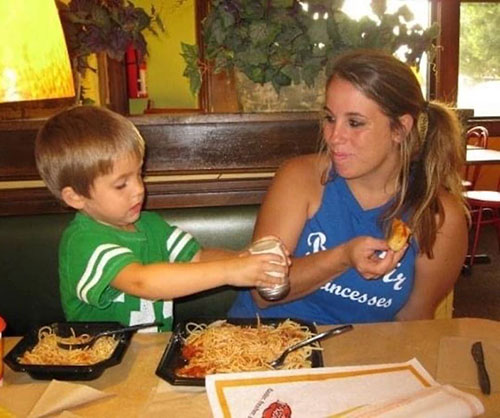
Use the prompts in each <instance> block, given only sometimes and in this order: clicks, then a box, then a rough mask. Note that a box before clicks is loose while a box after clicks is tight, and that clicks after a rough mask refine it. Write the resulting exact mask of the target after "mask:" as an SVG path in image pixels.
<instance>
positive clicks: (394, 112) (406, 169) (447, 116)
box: [327, 50, 468, 257]
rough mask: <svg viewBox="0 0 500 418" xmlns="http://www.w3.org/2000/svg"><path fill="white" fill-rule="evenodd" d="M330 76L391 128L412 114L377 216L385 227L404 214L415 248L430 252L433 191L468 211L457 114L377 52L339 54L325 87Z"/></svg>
mask: <svg viewBox="0 0 500 418" xmlns="http://www.w3.org/2000/svg"><path fill="white" fill-rule="evenodd" d="M334 78H340V79H343V80H345V81H348V82H350V83H351V84H352V85H354V86H355V87H356V88H357V89H358V90H360V91H361V92H362V93H363V94H364V95H365V96H366V97H368V98H369V99H371V100H373V101H375V102H376V103H377V104H378V105H379V107H380V109H381V110H382V112H383V113H384V114H385V115H386V116H387V117H388V118H389V120H390V125H391V128H392V129H393V130H396V131H401V132H404V128H403V126H402V124H401V123H400V120H399V118H400V117H401V116H403V115H405V114H409V115H410V116H411V117H412V118H413V127H412V129H411V131H410V132H409V133H407V134H406V137H405V138H404V140H403V141H402V142H401V146H400V157H401V167H400V171H399V176H398V184H397V191H396V195H395V199H394V204H393V205H392V206H391V207H390V208H389V209H388V210H387V211H386V212H385V213H384V214H383V215H382V219H381V221H382V222H383V224H384V226H385V227H386V228H387V226H388V225H389V223H390V221H391V220H392V219H393V218H394V217H401V216H402V214H405V215H406V214H408V216H409V218H408V223H409V226H410V228H411V229H412V231H413V234H414V236H415V237H416V239H417V242H418V245H419V247H420V251H421V252H422V253H425V254H427V255H428V256H429V257H432V256H433V254H432V248H433V246H434V242H435V240H436V233H437V230H438V229H439V227H440V226H441V225H442V223H443V222H444V210H443V206H442V204H441V202H440V200H439V192H440V191H442V190H443V189H445V190H447V191H448V192H449V193H450V194H451V195H452V196H454V197H455V198H456V200H457V201H458V202H460V203H461V204H462V206H463V208H464V212H465V213H468V212H467V209H466V205H465V201H464V197H463V194H462V192H463V190H462V183H461V175H460V170H461V168H462V167H463V164H464V158H465V145H464V142H463V141H462V129H461V125H460V122H459V120H458V117H457V115H456V114H455V112H454V111H453V110H452V109H450V108H449V107H447V105H445V104H443V103H440V102H437V101H432V102H427V101H426V100H425V98H424V97H423V95H422V90H421V87H420V84H419V82H418V80H417V78H416V76H415V74H414V72H413V71H412V69H411V68H410V67H409V66H408V65H407V64H405V63H403V62H401V61H400V60H398V59H397V58H395V57H393V56H392V55H388V54H385V53H383V52H379V51H371V50H368V51H365V50H357V51H353V52H349V53H346V54H344V55H341V56H339V57H338V58H337V60H336V61H335V62H334V64H333V67H332V72H331V75H330V77H329V79H328V82H327V88H328V86H329V84H330V82H331V81H332V80H333V79H334ZM436 214H437V221H436Z"/></svg>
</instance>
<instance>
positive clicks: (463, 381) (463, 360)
mask: <svg viewBox="0 0 500 418" xmlns="http://www.w3.org/2000/svg"><path fill="white" fill-rule="evenodd" d="M476 341H481V343H482V345H483V352H484V362H485V365H486V369H487V371H488V375H489V377H490V383H491V393H495V392H499V391H500V340H490V339H478V338H470V337H443V338H441V341H440V344H439V357H438V368H437V373H436V380H437V381H438V382H440V383H443V384H446V383H448V384H451V385H456V386H461V387H464V388H474V389H478V390H479V389H480V388H479V380H478V377H477V367H476V363H475V362H474V359H473V358H472V354H471V347H472V344H473V343H475V342H476Z"/></svg>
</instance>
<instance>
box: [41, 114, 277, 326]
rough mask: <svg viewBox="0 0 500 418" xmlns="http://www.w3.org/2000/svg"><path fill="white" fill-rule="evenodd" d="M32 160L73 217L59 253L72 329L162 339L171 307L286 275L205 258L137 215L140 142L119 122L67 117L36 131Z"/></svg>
mask: <svg viewBox="0 0 500 418" xmlns="http://www.w3.org/2000/svg"><path fill="white" fill-rule="evenodd" d="M35 157H36V163H37V167H38V170H39V172H40V175H41V176H42V178H43V180H44V181H45V183H46V185H47V187H48V188H49V189H50V191H51V192H52V193H53V194H54V195H55V196H56V197H57V198H58V199H60V200H61V201H63V202H64V203H66V204H67V205H68V206H70V207H72V208H74V209H76V210H77V211H78V212H77V214H76V215H75V218H74V220H73V221H72V222H71V223H70V225H69V226H68V227H67V229H66V230H65V231H64V234H63V237H62V240H61V243H60V248H59V275H60V285H59V286H60V290H61V298H62V305H63V309H64V312H65V315H66V319H67V320H69V321H118V322H121V323H122V324H124V325H134V324H138V323H143V322H152V321H155V320H156V321H161V322H163V326H162V327H161V329H160V330H161V331H166V330H170V329H171V327H172V307H173V303H172V299H174V298H176V297H180V296H184V295H188V294H192V293H196V292H200V291H203V290H206V289H209V288H213V287H217V286H221V285H225V284H228V285H233V286H246V287H252V286H269V285H273V284H277V283H279V282H280V279H277V278H276V277H273V276H271V275H269V274H266V272H275V273H279V274H282V275H284V274H285V273H286V270H287V266H286V265H284V264H286V262H285V261H284V260H283V259H282V258H281V257H279V256H277V255H274V254H266V255H250V254H249V253H248V252H242V253H241V254H238V253H233V252H230V251H225V250H216V249H202V248H201V246H200V244H199V243H198V242H197V241H196V240H195V239H194V238H193V237H192V236H191V235H190V234H189V233H187V232H184V231H182V230H180V229H179V228H176V227H175V226H171V225H169V224H167V223H166V222H165V221H164V220H163V219H162V218H161V217H160V216H159V215H158V214H155V213H153V212H142V211H141V207H142V204H143V201H144V185H143V181H142V163H143V157H144V140H143V138H142V137H141V135H140V134H139V131H138V130H137V129H136V128H135V126H134V125H133V124H132V123H131V122H130V121H129V120H128V119H126V118H125V117H123V116H121V115H118V114H116V113H113V112H111V111H109V110H106V109H104V108H98V107H91V106H82V107H75V108H72V109H69V110H65V111H63V112H61V113H59V114H57V115H55V116H53V117H52V118H50V119H49V120H47V122H46V123H45V124H44V126H43V127H42V128H41V129H40V131H39V133H38V135H37V138H36V145H35ZM188 262H191V263H188ZM276 263H278V264H276Z"/></svg>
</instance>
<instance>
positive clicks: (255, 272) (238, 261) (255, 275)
mask: <svg viewBox="0 0 500 418" xmlns="http://www.w3.org/2000/svg"><path fill="white" fill-rule="evenodd" d="M226 261H227V270H226V274H227V284H230V285H232V286H242V287H255V286H257V287H261V286H263V287H268V286H273V285H277V284H280V283H282V281H283V277H285V275H286V274H288V265H287V263H286V262H285V260H284V259H283V258H282V257H281V256H279V255H276V254H255V255H251V254H250V253H249V252H248V251H245V252H243V253H241V254H240V256H239V257H236V258H233V259H230V260H226Z"/></svg>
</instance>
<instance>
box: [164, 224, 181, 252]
mask: <svg viewBox="0 0 500 418" xmlns="http://www.w3.org/2000/svg"><path fill="white" fill-rule="evenodd" d="M183 232H184V231H183V230H182V229H180V228H175V231H174V232H172V234H171V235H170V236H169V237H168V239H167V250H168V251H170V250H171V249H172V247H173V246H174V244H175V241H177V238H179V236H180V235H181V234H182V233H183Z"/></svg>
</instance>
